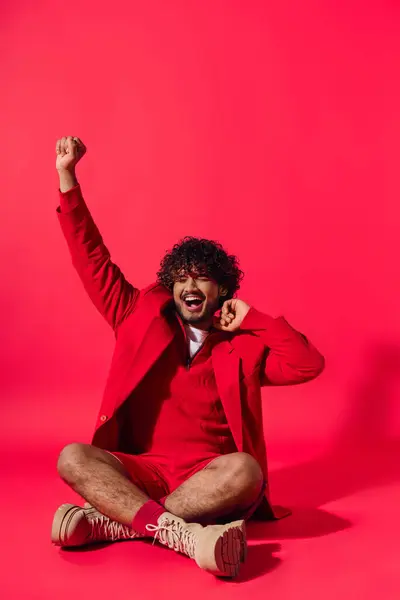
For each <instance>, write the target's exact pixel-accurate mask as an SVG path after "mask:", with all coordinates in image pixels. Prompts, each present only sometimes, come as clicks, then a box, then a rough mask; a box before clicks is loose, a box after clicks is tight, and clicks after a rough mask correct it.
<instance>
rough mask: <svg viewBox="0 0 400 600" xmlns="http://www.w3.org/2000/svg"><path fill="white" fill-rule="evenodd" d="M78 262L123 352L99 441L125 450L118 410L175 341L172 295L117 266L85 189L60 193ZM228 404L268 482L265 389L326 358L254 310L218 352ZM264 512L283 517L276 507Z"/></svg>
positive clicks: (107, 394) (312, 371) (240, 438)
mask: <svg viewBox="0 0 400 600" xmlns="http://www.w3.org/2000/svg"><path fill="white" fill-rule="evenodd" d="M57 215H58V218H59V222H60V225H61V228H62V231H63V234H64V236H65V239H66V241H67V244H68V247H69V250H70V253H71V258H72V263H73V265H74V267H75V269H76V271H77V272H78V275H79V277H80V278H81V280H82V282H83V285H84V287H85V289H86V291H87V293H88V294H89V296H90V298H91V300H92V302H93V303H94V305H95V306H96V308H97V309H98V310H99V311H100V313H101V314H102V315H103V317H104V318H105V319H106V321H107V322H108V323H109V325H111V327H112V328H113V330H114V333H115V337H116V345H115V351H114V355H113V359H112V363H111V368H110V372H109V376H108V380H107V383H106V387H105V391H104V396H103V401H102V403H101V407H100V411H99V414H98V417H97V420H96V425H95V431H94V435H93V439H92V444H94V445H96V446H98V447H100V448H104V449H107V450H114V451H116V450H117V449H118V428H117V420H116V419H115V418H114V416H115V412H116V410H117V409H118V408H119V407H120V406H121V404H123V402H124V401H125V400H126V399H127V398H128V396H129V395H130V394H131V392H132V391H133V390H134V389H135V387H136V386H137V385H138V383H139V382H140V381H141V379H142V378H143V377H144V375H145V374H146V373H147V371H148V370H149V369H150V368H151V366H152V365H153V363H154V362H155V361H156V360H157V359H158V357H159V356H160V355H161V354H162V352H163V351H164V350H165V348H166V347H167V346H168V344H169V343H170V342H171V341H172V339H173V332H172V330H171V328H170V326H169V325H168V322H167V320H166V318H165V316H164V312H165V310H166V309H167V308H168V307H170V306H171V302H173V298H172V294H171V293H170V292H169V291H168V290H167V289H166V288H165V287H164V286H162V285H160V284H157V283H154V284H152V285H150V286H148V287H147V288H145V289H142V290H139V289H137V288H135V287H134V286H133V285H132V284H131V283H129V282H128V281H127V280H126V279H125V277H124V275H123V274H122V273H121V271H120V269H119V268H118V266H117V265H115V264H114V263H113V262H112V260H111V258H110V253H109V251H108V250H107V248H106V246H105V245H104V242H103V239H102V237H101V234H100V232H99V230H98V228H97V226H96V224H95V223H94V221H93V218H92V216H91V214H90V212H89V209H88V207H87V205H86V203H85V201H84V199H83V197H82V194H81V188H80V186H79V185H78V186H76V187H75V188H73V189H72V190H70V191H69V192H67V193H65V194H62V193H61V192H60V206H59V207H58V208H57ZM212 362H213V367H214V372H215V378H216V383H217V387H218V390H219V393H220V398H221V402H222V404H223V406H224V410H225V414H226V417H227V420H228V423H229V426H230V429H231V431H232V435H233V438H234V440H235V442H236V445H237V448H238V450H239V451H243V452H247V453H249V454H251V455H252V456H253V457H255V458H256V459H257V461H258V462H259V464H260V465H261V468H262V470H263V472H264V476H265V480H266V481H267V479H268V471H267V457H266V449H265V442H264V434H263V418H262V402H261V388H262V386H269V385H290V384H297V383H303V382H306V381H309V380H311V379H313V378H315V377H316V376H317V375H319V374H320V373H321V371H322V370H323V368H324V358H323V356H322V355H321V354H320V353H319V352H318V350H317V349H316V348H315V347H314V346H313V345H311V344H310V343H309V342H308V341H307V339H306V338H305V337H304V336H303V335H302V334H301V333H299V332H297V331H295V330H294V329H293V328H292V327H291V326H290V325H289V324H288V323H287V321H286V320H285V319H284V318H283V317H279V318H276V319H275V318H272V317H270V316H268V315H265V314H263V313H261V312H259V311H258V310H256V309H255V308H254V307H251V308H250V310H249V312H248V314H247V315H246V317H245V318H244V320H243V322H242V325H241V327H240V329H239V331H237V332H235V333H230V334H229V333H226V334H225V336H224V339H223V340H222V341H221V342H220V343H219V344H217V345H215V347H214V348H213V350H212ZM263 508H264V509H265V510H264V511H263V516H264V517H266V518H274V517H277V516H278V515H277V513H276V511H273V510H272V509H271V506H270V504H269V492H268V487H267V489H266V503H265V504H264V507H263Z"/></svg>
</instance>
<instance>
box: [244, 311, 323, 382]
mask: <svg viewBox="0 0 400 600" xmlns="http://www.w3.org/2000/svg"><path fill="white" fill-rule="evenodd" d="M240 329H241V330H244V331H250V332H252V333H253V334H254V335H257V336H258V337H260V338H261V339H262V341H263V342H264V345H265V354H264V358H263V361H262V368H261V385H293V384H297V383H304V382H306V381H310V380H311V379H314V378H315V377H317V376H318V375H319V374H320V373H321V372H322V371H323V369H324V367H325V359H324V357H323V356H322V354H320V352H319V351H318V350H317V349H316V348H315V347H314V346H313V345H312V344H310V342H309V341H308V340H307V338H306V337H305V336H304V335H303V334H302V333H299V332H298V331H296V330H295V329H293V327H291V326H290V325H289V323H288V322H287V321H286V320H285V319H284V318H283V317H278V318H276V319H275V318H273V317H270V316H268V315H265V314H263V313H261V312H260V311H258V310H256V309H255V308H254V307H251V308H250V310H249V312H248V313H247V315H246V316H245V318H244V319H243V321H242V324H241V327H240Z"/></svg>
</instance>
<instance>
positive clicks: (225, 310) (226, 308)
mask: <svg viewBox="0 0 400 600" xmlns="http://www.w3.org/2000/svg"><path fill="white" fill-rule="evenodd" d="M230 309H231V307H230V304H229V302H225V304H224V305H223V306H222V309H221V312H222V313H223V314H224V315H229V313H230Z"/></svg>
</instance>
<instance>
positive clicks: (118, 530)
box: [90, 514, 137, 542]
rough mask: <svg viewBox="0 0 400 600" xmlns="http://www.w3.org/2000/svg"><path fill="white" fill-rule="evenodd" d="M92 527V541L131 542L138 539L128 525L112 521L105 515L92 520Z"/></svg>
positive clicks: (98, 515)
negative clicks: (135, 538)
mask: <svg viewBox="0 0 400 600" xmlns="http://www.w3.org/2000/svg"><path fill="white" fill-rule="evenodd" d="M90 523H91V525H92V533H91V536H90V537H91V539H92V540H98V541H100V540H112V541H113V542H114V541H116V540H131V539H133V538H134V537H137V534H135V532H134V531H132V529H131V528H130V527H128V526H127V525H122V523H118V522H117V521H112V520H111V519H109V518H108V517H106V516H105V515H101V514H97V515H96V516H93V517H91V518H90Z"/></svg>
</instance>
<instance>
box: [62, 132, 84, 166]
mask: <svg viewBox="0 0 400 600" xmlns="http://www.w3.org/2000/svg"><path fill="white" fill-rule="evenodd" d="M85 153H86V146H85V144H84V143H83V142H81V140H80V139H79V138H77V137H72V135H69V136H67V137H63V138H61V139H60V140H57V143H56V154H57V158H56V169H57V171H73V170H74V169H75V165H76V164H77V163H78V162H79V161H80V160H81V158H82V156H83V155H84V154H85Z"/></svg>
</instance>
